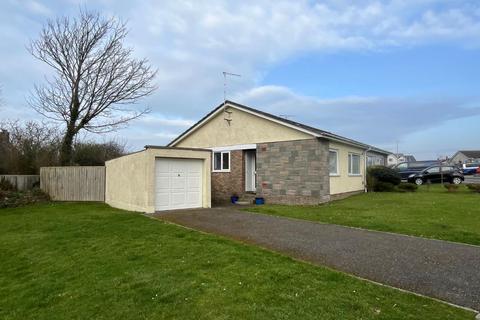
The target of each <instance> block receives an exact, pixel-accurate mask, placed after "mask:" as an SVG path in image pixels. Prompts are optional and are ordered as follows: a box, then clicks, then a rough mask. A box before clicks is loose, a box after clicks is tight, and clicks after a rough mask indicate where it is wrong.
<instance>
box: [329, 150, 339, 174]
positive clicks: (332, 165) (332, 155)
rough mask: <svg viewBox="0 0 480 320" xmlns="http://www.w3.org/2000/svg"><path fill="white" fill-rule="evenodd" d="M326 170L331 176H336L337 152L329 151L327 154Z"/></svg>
mask: <svg viewBox="0 0 480 320" xmlns="http://www.w3.org/2000/svg"><path fill="white" fill-rule="evenodd" d="M328 168H329V170H330V175H331V176H337V175H338V152H337V150H330V151H329V153H328Z"/></svg>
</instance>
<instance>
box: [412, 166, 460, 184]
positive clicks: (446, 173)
mask: <svg viewBox="0 0 480 320" xmlns="http://www.w3.org/2000/svg"><path fill="white" fill-rule="evenodd" d="M462 181H464V177H463V172H462V171H461V170H459V169H458V168H457V167H455V166H440V165H435V166H431V167H428V168H426V169H424V170H422V171H421V172H418V173H412V174H411V175H409V176H408V182H411V183H415V184H416V185H422V184H424V183H426V182H431V183H441V182H449V183H453V184H460V183H462Z"/></svg>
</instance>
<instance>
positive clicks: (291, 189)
mask: <svg viewBox="0 0 480 320" xmlns="http://www.w3.org/2000/svg"><path fill="white" fill-rule="evenodd" d="M328 148H329V144H328V141H325V140H319V139H307V140H296V141H282V142H271V143H261V144H258V145H257V180H258V188H257V195H258V196H262V197H264V198H265V200H266V202H267V203H283V204H318V203H322V202H326V201H328V200H329V199H330V195H329V194H330V176H329V173H328Z"/></svg>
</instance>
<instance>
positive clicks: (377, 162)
mask: <svg viewBox="0 0 480 320" xmlns="http://www.w3.org/2000/svg"><path fill="white" fill-rule="evenodd" d="M384 165H385V158H384V157H382V156H377V155H369V156H367V167H371V166H384Z"/></svg>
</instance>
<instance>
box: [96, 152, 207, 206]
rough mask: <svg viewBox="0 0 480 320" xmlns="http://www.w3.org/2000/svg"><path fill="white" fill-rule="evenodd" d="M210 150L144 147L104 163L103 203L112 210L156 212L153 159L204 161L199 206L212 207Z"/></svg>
mask: <svg viewBox="0 0 480 320" xmlns="http://www.w3.org/2000/svg"><path fill="white" fill-rule="evenodd" d="M211 154H212V153H211V151H210V150H203V149H187V148H168V147H155V146H147V148H146V149H145V150H143V151H140V152H137V153H133V154H129V155H126V156H123V157H120V158H117V159H113V160H110V161H107V162H106V163H105V166H106V188H105V202H106V203H107V204H109V205H111V206H112V207H115V208H120V209H125V210H131V211H140V212H147V213H153V212H155V159H156V158H183V159H200V160H203V177H202V181H203V185H202V189H203V190H202V207H204V208H210V206H211Z"/></svg>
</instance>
